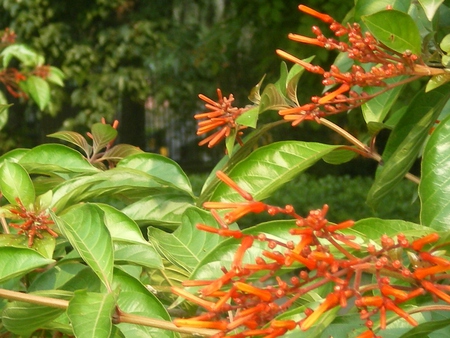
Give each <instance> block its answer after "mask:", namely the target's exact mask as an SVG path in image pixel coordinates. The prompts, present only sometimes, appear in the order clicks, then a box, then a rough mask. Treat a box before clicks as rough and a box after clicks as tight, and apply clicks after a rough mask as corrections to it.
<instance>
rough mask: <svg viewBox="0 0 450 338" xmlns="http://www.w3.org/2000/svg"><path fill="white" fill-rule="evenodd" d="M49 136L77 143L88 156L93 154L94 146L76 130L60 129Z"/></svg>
mask: <svg viewBox="0 0 450 338" xmlns="http://www.w3.org/2000/svg"><path fill="white" fill-rule="evenodd" d="M47 137H54V138H57V139H59V140H63V141H66V142H69V143H72V144H74V145H76V146H77V147H80V148H81V149H83V151H84V153H85V154H86V155H87V156H90V155H91V152H92V147H91V146H90V145H89V144H88V143H87V141H86V139H85V138H84V137H83V136H82V135H81V134H79V133H76V132H74V131H68V130H65V131H58V132H56V133H53V134H49V135H47Z"/></svg>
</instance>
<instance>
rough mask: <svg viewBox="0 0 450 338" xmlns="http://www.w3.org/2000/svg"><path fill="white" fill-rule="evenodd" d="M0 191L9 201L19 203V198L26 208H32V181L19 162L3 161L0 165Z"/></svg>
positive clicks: (33, 196)
mask: <svg viewBox="0 0 450 338" xmlns="http://www.w3.org/2000/svg"><path fill="white" fill-rule="evenodd" d="M0 191H1V192H2V194H3V196H5V198H6V199H7V200H8V202H9V203H11V204H13V205H19V203H18V201H17V199H19V200H20V202H21V203H22V204H23V205H24V207H25V208H26V209H27V210H33V209H34V200H35V198H36V195H35V194H36V193H35V191H34V186H33V182H32V181H31V178H30V176H29V175H28V173H27V172H26V171H25V169H24V168H23V167H22V166H21V165H20V164H17V163H13V162H9V161H5V162H4V163H3V164H2V165H0Z"/></svg>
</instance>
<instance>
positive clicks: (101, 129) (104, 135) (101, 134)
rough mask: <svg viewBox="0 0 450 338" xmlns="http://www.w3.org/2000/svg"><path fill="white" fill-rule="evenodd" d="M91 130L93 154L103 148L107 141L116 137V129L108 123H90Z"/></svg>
mask: <svg viewBox="0 0 450 338" xmlns="http://www.w3.org/2000/svg"><path fill="white" fill-rule="evenodd" d="M91 132H92V137H93V138H94V144H93V150H94V154H96V153H98V152H99V151H100V150H101V149H103V148H105V147H106V146H107V145H108V143H109V142H111V141H113V140H114V139H115V138H116V137H117V130H116V129H114V128H113V127H112V126H110V125H109V124H103V123H95V124H93V125H92V128H91Z"/></svg>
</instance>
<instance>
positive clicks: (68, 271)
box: [28, 262, 89, 292]
mask: <svg viewBox="0 0 450 338" xmlns="http://www.w3.org/2000/svg"><path fill="white" fill-rule="evenodd" d="M85 269H86V270H89V268H88V267H87V266H86V265H84V264H81V263H79V262H66V263H58V264H57V265H55V266H54V267H52V268H51V269H49V270H46V271H44V272H41V273H40V274H39V275H38V276H37V277H36V278H35V279H34V280H33V282H32V283H31V284H30V286H29V287H28V292H33V291H38V290H51V289H60V288H61V287H62V286H63V285H64V284H65V283H67V282H68V281H69V280H71V279H72V278H74V277H75V276H76V275H77V274H78V273H79V272H80V271H81V270H85Z"/></svg>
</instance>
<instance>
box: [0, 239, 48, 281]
mask: <svg viewBox="0 0 450 338" xmlns="http://www.w3.org/2000/svg"><path fill="white" fill-rule="evenodd" d="M53 262H54V261H53V259H48V258H45V257H43V256H42V255H40V254H39V253H37V252H36V251H35V250H32V249H26V248H23V249H20V248H14V247H0V282H4V281H6V280H8V279H11V278H14V277H18V276H22V275H25V274H26V273H27V272H30V271H32V270H34V269H36V268H39V267H42V266H46V265H48V264H51V263H53Z"/></svg>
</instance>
